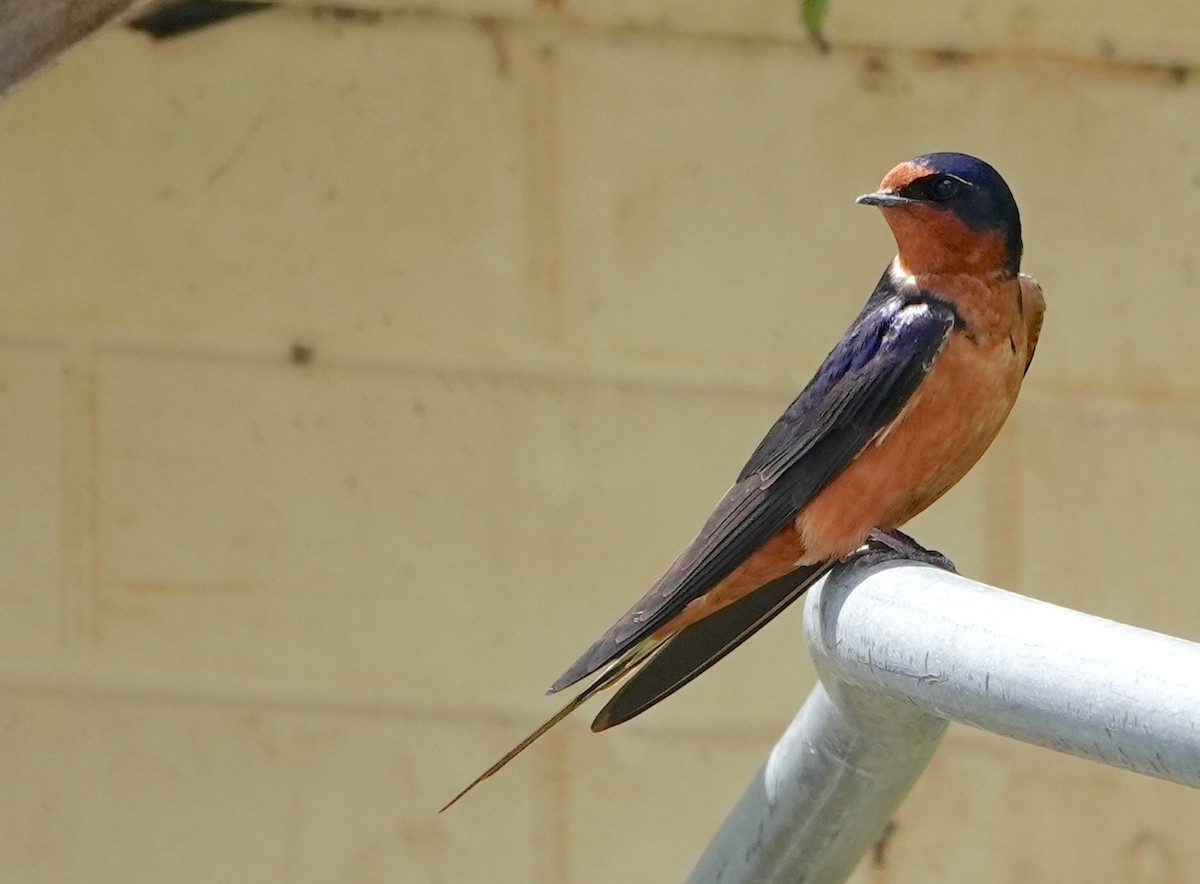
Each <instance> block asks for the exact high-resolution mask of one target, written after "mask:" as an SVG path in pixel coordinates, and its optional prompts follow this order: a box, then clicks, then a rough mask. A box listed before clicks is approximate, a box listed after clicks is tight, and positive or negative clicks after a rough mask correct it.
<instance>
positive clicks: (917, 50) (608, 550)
mask: <svg viewBox="0 0 1200 884" xmlns="http://www.w3.org/2000/svg"><path fill="white" fill-rule="evenodd" d="M367 7H371V8H367ZM796 19H797V13H796V9H795V7H794V4H793V3H792V2H791V0H769V2H768V0H762V2H754V3H748V4H734V3H723V2H717V0H651V2H632V0H610V2H605V3H601V2H587V0H567V2H566V3H565V4H564V3H562V2H550V0H547V2H544V3H533V2H530V0H436V2H425V3H422V4H419V8H416V7H413V8H409V7H407V6H405V5H403V4H400V3H388V2H384V0H379V2H376V3H367V4H365V5H364V7H363V8H362V9H359V10H358V11H351V10H341V11H332V10H325V11H314V10H312V9H310V8H307V7H306V6H305V5H304V4H302V3H300V2H297V3H295V4H294V5H290V6H286V7H284V8H281V9H277V10H273V11H269V12H266V13H262V14H258V15H254V16H249V17H246V18H243V19H239V20H236V21H233V22H230V23H227V24H224V25H221V26H219V27H213V28H211V29H208V30H205V31H203V32H199V33H196V34H194V35H191V36H188V37H185V38H181V39H178V40H173V41H167V42H162V43H154V42H151V41H150V40H148V39H147V38H146V37H144V36H143V35H139V34H136V33H133V32H130V31H128V30H125V29H120V28H118V29H111V30H109V31H107V32H105V33H104V34H103V35H101V36H100V37H99V38H97V39H95V40H94V41H92V42H90V43H88V44H87V45H86V46H84V47H82V48H81V49H79V50H77V51H75V52H74V53H72V54H71V55H69V56H68V57H67V58H66V59H65V60H64V61H62V62H61V63H60V64H59V65H58V66H57V67H56V68H55V69H54V70H52V71H50V72H49V73H48V74H46V75H44V76H42V77H40V78H39V79H37V80H36V81H34V82H33V83H31V84H30V85H28V86H27V87H26V88H25V89H23V90H22V91H20V92H19V93H17V94H16V95H14V96H12V97H11V98H9V99H7V100H5V101H4V102H3V104H0V158H2V162H0V207H3V210H2V211H0V268H2V270H0V275H2V279H3V283H2V284H0V299H2V302H0V489H3V493H2V494H0V612H2V615H0V796H2V797H0V881H4V882H10V881H11V882H43V881H44V882H68V881H70V882H143V881H144V882H164V881H180V882H183V881H188V882H191V881H196V882H200V881H204V882H209V881H211V882H241V881H246V882H260V881H299V882H332V881H338V882H342V881H344V882H370V881H381V882H384V881H386V882H393V881H399V882H454V884H457V882H468V881H471V882H474V881H479V882H522V884H526V882H534V884H592V882H608V881H630V882H633V881H638V882H640V881H647V882H650V881H654V882H660V881H662V882H665V881H675V880H679V879H681V878H682V877H683V875H684V874H685V873H686V871H687V870H688V869H689V868H690V867H691V864H692V863H693V862H694V860H695V859H696V858H697V857H698V856H699V853H700V852H701V850H702V849H703V847H704V845H705V843H706V842H707V839H708V837H709V835H710V834H711V833H712V831H713V830H714V829H715V828H716V826H717V825H718V823H719V821H720V820H721V819H722V818H723V817H724V815H725V813H726V812H727V810H728V808H729V807H730V805H731V803H732V802H733V801H734V800H735V798H736V796H737V795H738V794H739V793H740V791H741V789H742V787H743V785H744V784H745V782H746V781H747V780H748V778H749V777H750V776H751V775H752V774H753V773H754V771H755V770H756V769H757V767H758V765H759V764H760V762H761V760H762V759H763V757H764V755H765V753H766V752H767V751H768V749H769V747H770V746H771V745H772V743H773V741H774V739H775V737H776V736H777V734H778V733H779V732H780V731H781V730H782V728H783V727H784V725H785V723H786V722H787V721H788V720H789V719H790V717H791V716H792V714H794V712H795V710H796V709H797V708H798V706H799V704H800V702H801V701H802V699H803V697H804V696H805V695H806V693H807V691H808V689H809V688H810V686H811V684H812V682H813V674H812V671H811V668H810V667H809V664H808V662H807V658H806V653H805V651H804V649H803V646H802V643H801V642H800V640H799V638H798V628H799V620H798V618H799V610H798V608H797V610H796V611H795V612H791V613H790V615H789V616H787V617H784V618H781V620H780V621H779V622H778V623H777V624H775V625H773V626H772V627H771V628H770V629H768V630H767V631H766V632H765V633H764V634H763V635H761V636H760V637H758V638H756V639H755V641H753V642H751V643H750V644H749V645H748V646H746V647H745V648H744V649H743V650H741V651H739V653H738V654H736V655H735V656H734V657H732V658H730V659H729V660H728V661H726V662H725V663H723V664H722V665H721V666H720V667H718V668H717V669H716V670H714V671H713V672H711V673H710V674H708V675H706V676H705V677H704V678H703V679H701V680H700V681H699V682H697V683H696V684H695V685H693V686H692V687H690V688H689V689H688V690H687V691H685V692H683V693H681V694H680V695H678V696H677V697H676V698H675V699H673V700H672V701H670V702H669V703H667V704H665V705H664V706H662V707H660V708H659V709H656V710H655V711H654V713H653V714H651V715H647V716H646V717H644V718H642V719H639V720H638V721H636V722H634V723H631V724H630V725H628V726H626V727H622V728H619V729H617V730H615V731H612V732H609V733H606V734H603V735H599V736H594V735H592V734H590V733H589V732H588V731H587V728H586V724H587V718H586V716H580V717H579V718H578V719H577V720H574V721H570V722H568V723H567V724H565V725H564V726H562V727H561V728H559V729H558V730H557V731H556V732H554V733H553V734H552V735H550V736H549V737H548V738H546V739H545V740H544V741H543V742H542V743H541V744H539V745H538V746H537V747H536V748H535V749H533V750H532V751H530V752H529V753H528V754H527V755H526V756H524V757H523V758H522V759H521V760H520V761H519V762H518V763H515V764H514V765H513V766H512V767H511V768H510V769H508V770H506V771H505V772H504V774H503V775H502V776H500V777H497V778H496V779H494V780H492V781H490V782H488V783H487V784H486V785H485V786H483V787H482V788H480V789H479V790H478V791H477V792H476V793H474V794H473V795H471V796H470V798H469V800H467V801H465V802H464V803H463V804H462V805H460V806H458V807H456V808H455V809H454V811H453V812H451V813H448V814H445V815H443V816H436V815H435V814H434V811H435V810H436V809H437V807H439V806H440V805H441V804H442V802H443V801H444V800H445V799H447V798H448V797H449V796H450V795H452V794H453V793H454V792H455V791H456V790H457V789H458V788H459V787H460V786H461V785H462V784H463V783H464V782H465V781H466V780H468V779H469V778H470V777H471V776H473V775H474V774H475V773H476V772H478V771H479V770H480V769H482V768H483V767H484V766H485V765H486V764H487V763H489V762H490V761H491V760H492V759H493V758H494V756H496V755H497V754H498V753H499V752H500V751H502V750H503V749H505V748H507V747H508V745H510V744H511V743H512V742H514V741H515V740H516V739H517V738H518V737H520V736H522V735H523V734H524V732H525V731H527V730H528V729H529V728H530V727H531V726H532V725H533V724H534V723H535V722H536V721H538V720H539V719H540V718H541V717H543V716H544V715H546V714H547V713H548V711H549V710H550V709H551V708H552V704H551V702H550V701H549V700H547V699H546V698H544V697H543V696H542V690H543V689H544V688H545V686H546V685H547V684H548V683H549V682H550V681H552V680H553V679H554V678H555V677H556V676H557V675H558V674H559V672H560V671H561V669H562V668H563V667H565V665H566V664H567V663H569V662H570V661H571V660H572V659H573V658H574V656H575V655H576V653H577V652H578V651H580V650H581V649H582V648H583V647H584V646H586V645H587V644H588V643H589V642H590V641H591V640H592V639H593V638H594V637H595V636H596V635H597V634H598V633H599V632H600V631H602V630H603V629H604V628H605V627H607V626H608V624H609V623H610V622H611V620H612V619H613V618H614V617H615V616H616V615H618V614H619V613H620V612H621V611H623V610H624V609H625V607H626V606H627V605H628V604H629V603H630V602H631V601H632V600H633V599H635V598H636V597H637V596H638V595H640V594H641V592H642V591H643V590H644V589H645V587H646V586H647V584H648V583H649V582H650V581H651V580H652V579H653V578H654V577H656V576H657V575H658V573H659V572H660V571H661V569H662V568H663V567H664V566H665V565H666V564H667V563H668V562H669V561H670V560H671V559H672V558H673V556H674V555H675V553H676V552H677V550H678V549H679V547H680V545H681V544H682V543H683V542H685V541H686V540H687V539H688V538H689V537H690V536H691V534H692V533H693V532H694V531H695V529H696V528H697V527H698V525H699V523H700V522H701V520H702V519H703V518H704V516H705V515H706V514H707V512H708V510H709V507H710V506H711V504H712V503H713V502H714V501H715V500H716V499H717V497H718V496H719V495H720V494H721V493H722V491H723V490H724V489H725V487H726V485H727V483H728V481H729V480H730V478H731V477H732V475H733V474H734V473H735V472H736V470H737V469H738V468H739V467H740V465H741V463H742V462H743V459H744V458H745V456H746V455H747V454H748V452H749V451H750V449H751V448H752V446H753V445H754V444H755V443H756V442H757V440H758V438H759V437H760V435H761V434H762V432H763V431H764V430H765V429H766V427H767V426H768V425H769V423H770V422H771V420H773V418H774V417H775V415H776V414H777V413H778V412H779V411H780V410H781V409H782V407H783V406H784V405H785V404H786V403H787V402H788V401H789V400H790V398H791V396H792V395H794V393H795V392H796V391H797V390H798V389H799V387H800V386H801V385H802V384H803V382H804V381H805V380H807V378H808V377H809V375H810V373H811V371H812V370H813V368H814V367H815V366H816V364H817V362H818V360H819V359H820V358H821V357H822V356H823V355H824V353H825V352H826V350H827V349H828V348H829V347H830V346H831V345H832V343H833V341H834V340H835V339H836V336H837V335H838V334H839V333H840V332H841V330H842V329H843V328H844V327H845V326H846V324H847V323H848V322H849V321H850V319H852V318H853V316H854V315H855V313H856V312H857V310H858V309H859V306H860V305H861V302H862V301H863V300H864V299H865V297H866V295H867V293H868V292H869V290H870V287H871V286H872V285H873V284H874V282H875V280H876V278H877V277H878V274H879V273H880V272H881V270H882V269H883V267H884V265H885V263H886V261H887V260H888V259H889V257H890V256H891V254H892V243H891V240H890V237H889V234H888V232H887V230H886V227H885V226H884V224H883V222H882V220H881V219H880V218H879V217H878V215H877V213H875V212H873V211H871V210H868V209H863V208H859V207H856V206H854V205H853V198H854V197H855V196H856V195H857V194H859V193H862V192H864V191H867V190H870V189H872V188H873V187H874V186H875V184H876V183H877V181H878V179H879V178H880V177H881V176H882V174H883V173H884V172H885V171H886V170H887V169H888V168H890V167H891V166H892V165H893V164H895V163H896V162H898V161H900V160H902V159H905V158H907V157H909V156H911V155H914V154H916V153H920V152H925V151H928V150H939V149H955V150H965V151H969V152H973V153H978V154H980V155H982V156H984V157H985V158H987V159H989V160H990V161H991V162H993V163H994V164H995V165H996V166H998V167H999V168H1000V169H1001V170H1002V172H1003V173H1004V174H1005V176H1006V177H1007V178H1008V180H1009V182H1010V183H1011V185H1012V186H1013V188H1014V190H1015V192H1016V194H1017V197H1018V200H1019V201H1020V204H1021V207H1022V211H1023V215H1024V219H1025V233H1026V243H1027V253H1026V254H1027V257H1026V262H1025V269H1026V270H1027V271H1028V272H1030V273H1032V274H1034V275H1036V276H1037V277H1038V278H1039V279H1040V280H1041V281H1042V283H1043V284H1044V286H1045V288H1046V294H1047V300H1048V302H1049V313H1048V316H1047V324H1046V329H1045V332H1044V335H1043V337H1042V342H1041V348H1040V351H1039V354H1038V359H1037V361H1036V362H1035V363H1034V367H1033V370H1032V372H1031V374H1030V376H1029V381H1028V384H1027V386H1026V391H1025V393H1024V395H1023V398H1022V401H1021V403H1020V404H1019V406H1018V408H1017V410H1016V412H1015V414H1014V415H1013V418H1012V420H1011V421H1010V424H1009V426H1008V427H1007V428H1006V430H1005V432H1004V434H1003V435H1002V437H1001V439H1000V440H999V441H998V442H997V444H996V445H995V446H994V448H993V450H992V451H991V453H989V455H988V456H987V457H986V459H985V460H984V461H983V462H982V463H981V464H980V465H979V467H978V468H977V469H976V470H975V471H974V472H973V473H972V475H971V476H969V477H968V478H967V480H965V481H964V482H963V483H962V485H961V486H960V487H959V488H958V489H956V490H955V491H954V492H952V493H951V494H950V495H949V496H948V497H947V498H946V499H945V500H943V501H942V502H941V503H939V504H938V505H937V507H935V509H934V510H933V511H932V512H930V513H929V514H928V515H927V516H924V517H922V518H921V520H920V521H919V523H917V524H915V525H914V532H915V533H917V534H918V536H919V537H920V538H921V539H922V540H923V541H924V542H926V543H927V544H929V545H931V546H936V547H938V548H940V549H942V550H945V551H946V552H947V553H949V554H950V555H951V556H952V557H953V558H954V559H955V560H956V561H957V562H958V564H959V567H960V569H961V570H962V571H963V572H964V573H966V574H968V575H969V576H972V577H975V578H978V579H981V580H985V581H988V582H992V583H995V584H998V585H1001V586H1005V587H1007V588H1010V589H1014V590H1017V591H1021V592H1025V593H1029V594H1031V595H1034V596H1037V597H1039V598H1043V599H1047V600H1051V601H1054V602H1057V603H1060V604H1065V605H1069V606H1072V607H1075V608H1079V609H1082V610H1085V611H1090V612H1093V613H1096V614H1100V615H1103V616H1107V617H1112V618H1117V619H1121V620H1124V621H1128V622H1131V623H1135V624H1139V625H1142V626H1146V627H1150V628H1153V629H1159V630H1163V631H1167V632H1170V633H1173V634H1176V635H1180V636H1184V637H1187V638H1191V639H1194V640H1200V600H1198V596H1197V593H1196V590H1195V583H1196V575H1197V573H1200V566H1198V565H1197V562H1196V558H1195V555H1194V551H1195V546H1196V542H1195V539H1194V537H1195V533H1196V530H1197V526H1198V525H1200V466H1198V463H1200V323H1197V322H1196V321H1195V312H1194V306H1195V304H1196V299H1197V296H1198V295H1200V80H1197V78H1196V77H1195V76H1193V69H1192V66H1193V65H1196V64H1200V7H1198V6H1196V4H1195V3H1194V2H1191V0H1152V2H1147V3H1141V4H1135V3H1128V2H1118V0H1104V2H1100V3H1085V2H1082V0H1061V2H1056V3H1045V4H1025V3H1017V2H1012V0H998V2H988V3H982V2H975V0H955V2H952V3H946V4H937V5H931V4H925V3H919V2H915V0H894V2H889V3H886V4H881V3H867V2H863V0H834V3H833V5H832V11H831V13H830V19H829V22H828V35H829V37H830V39H831V41H832V43H833V45H834V50H833V51H832V52H831V53H830V54H827V55H822V54H820V53H818V52H816V51H815V50H814V49H813V48H812V47H811V46H810V45H809V44H808V43H807V42H806V41H805V40H804V38H803V35H802V33H801V31H800V29H799V27H798V24H797V21H796ZM298 346H299V347H300V349H301V351H304V352H303V353H301V354H300V355H302V356H303V355H305V354H309V355H311V359H310V360H306V359H304V358H299V359H298V358H297V351H296V348H297V347H298ZM896 824H897V827H896V830H895V832H894V834H893V836H892V837H891V839H890V840H889V841H888V843H887V844H886V847H885V848H884V849H882V850H880V851H878V852H876V853H875V854H873V855H872V856H869V857H867V858H866V859H865V860H864V862H863V864H862V865H861V867H860V868H859V870H858V872H857V873H856V875H855V878H854V881H855V882H856V884H867V882H889V884H909V882H914V884H915V882H961V881H971V882H978V884H1018V882H1032V884H1036V882H1046V884H1051V882H1055V884H1057V882H1077V881H1078V882H1139V884H1167V882H1186V881H1193V880H1196V878H1197V876H1198V875H1200V872H1198V871H1197V870H1198V869H1200V840H1198V839H1197V838H1196V832H1197V831H1198V829H1200V796H1197V794H1196V793H1195V792H1192V791H1189V790H1186V789H1184V788H1182V787H1177V786H1172V785H1169V784H1164V783H1159V782H1154V781H1150V780H1147V779H1143V778H1140V777H1136V776H1133V775H1129V774H1124V773H1121V772H1117V771H1113V770H1109V769H1106V768H1103V767H1101V766H1098V765H1093V764H1089V763H1085V762H1082V761H1076V760H1073V759H1069V758H1065V757H1060V756H1057V755H1054V754H1052V753H1050V752H1046V751H1042V750H1037V749H1032V748H1029V747H1024V746H1021V745H1018V744H1015V743H1012V742H1008V741H1005V740H1003V739H1000V738H996V737H992V736H989V735H986V734H981V733H977V732H974V731H971V730H968V729H966V728H958V727H955V728H952V729H951V731H950V733H949V735H948V737H947V739H946V741H945V743H944V745H943V747H942V748H941V750H940V751H939V753H938V755H937V756H936V758H935V760H934V762H933V765H932V767H931V768H930V769H929V771H928V772H927V773H926V775H925V776H924V777H923V778H922V779H921V781H920V783H919V784H918V785H917V787H916V790H915V791H914V793H913V794H912V796H911V797H910V798H909V800H908V801H907V802H906V803H905V804H904V806H903V807H902V808H901V809H900V811H899V813H898V816H897V819H896Z"/></svg>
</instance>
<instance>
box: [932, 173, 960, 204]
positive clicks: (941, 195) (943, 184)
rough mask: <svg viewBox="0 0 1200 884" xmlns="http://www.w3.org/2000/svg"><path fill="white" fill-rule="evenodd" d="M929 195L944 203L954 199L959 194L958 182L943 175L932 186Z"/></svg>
mask: <svg viewBox="0 0 1200 884" xmlns="http://www.w3.org/2000/svg"><path fill="white" fill-rule="evenodd" d="M929 194H930V196H932V197H933V198H934V199H935V200H937V201H938V202H942V203H944V202H946V201H947V200H951V199H954V197H955V196H956V195H957V194H958V182H957V181H955V180H954V179H953V178H949V177H947V176H945V175H941V176H939V177H938V178H936V179H935V180H934V182H933V184H932V185H930V188H929Z"/></svg>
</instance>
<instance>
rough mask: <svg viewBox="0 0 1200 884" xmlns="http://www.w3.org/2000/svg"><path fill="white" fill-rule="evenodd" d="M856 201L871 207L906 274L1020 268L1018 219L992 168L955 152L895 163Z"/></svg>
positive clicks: (1003, 271)
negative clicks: (875, 187) (887, 232)
mask: <svg viewBox="0 0 1200 884" xmlns="http://www.w3.org/2000/svg"><path fill="white" fill-rule="evenodd" d="M858 202H859V203H860V204H862V205H866V206H878V207H879V208H880V209H881V210H882V211H883V217H884V219H885V220H886V221H887V223H888V226H889V227H891V228H892V234H893V235H894V236H895V237H896V246H897V250H898V253H899V254H898V257H899V263H900V268H901V269H902V270H903V271H905V272H906V273H909V274H917V275H921V274H929V273H983V274H986V273H1000V274H1003V275H1015V274H1016V273H1017V271H1018V270H1019V269H1020V266H1021V216H1020V214H1019V212H1018V211H1017V202H1016V200H1014V199H1013V195H1012V191H1011V190H1009V189H1008V185H1007V184H1005V183H1004V179H1003V178H1001V177H1000V173H999V172H997V171H996V170H995V169H993V168H992V167H991V166H989V165H988V164H987V163H985V162H984V161H983V160H978V159H976V158H975V157H972V156H967V155H966V154H962V153H930V154H925V155H923V156H919V157H916V158H915V159H911V160H909V161H908V162H906V163H901V164H900V165H898V166H897V167H896V168H894V169H892V171H890V172H888V173H887V175H885V176H884V177H883V181H882V183H881V184H880V185H879V190H877V191H875V192H874V193H868V194H864V195H863V196H860V197H859V198H858Z"/></svg>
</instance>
